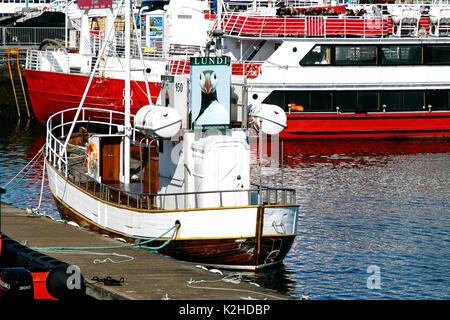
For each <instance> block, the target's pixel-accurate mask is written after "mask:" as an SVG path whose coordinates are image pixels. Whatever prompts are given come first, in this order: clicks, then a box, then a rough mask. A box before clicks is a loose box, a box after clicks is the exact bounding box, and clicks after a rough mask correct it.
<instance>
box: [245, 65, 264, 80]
mask: <svg viewBox="0 0 450 320" xmlns="http://www.w3.org/2000/svg"><path fill="white" fill-rule="evenodd" d="M244 72H245V75H246V76H247V78H250V79H254V78H256V77H257V76H258V75H259V74H260V73H261V66H259V65H257V64H253V63H250V64H246V65H245V67H244Z"/></svg>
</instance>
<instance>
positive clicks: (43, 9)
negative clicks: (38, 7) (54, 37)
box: [42, 7, 50, 12]
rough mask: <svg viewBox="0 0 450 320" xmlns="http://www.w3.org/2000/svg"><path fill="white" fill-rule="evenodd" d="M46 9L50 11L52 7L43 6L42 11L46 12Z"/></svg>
mask: <svg viewBox="0 0 450 320" xmlns="http://www.w3.org/2000/svg"><path fill="white" fill-rule="evenodd" d="M45 11H50V8H47V7H44V8H42V12H45Z"/></svg>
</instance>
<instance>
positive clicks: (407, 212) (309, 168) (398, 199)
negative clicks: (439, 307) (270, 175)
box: [0, 120, 450, 300]
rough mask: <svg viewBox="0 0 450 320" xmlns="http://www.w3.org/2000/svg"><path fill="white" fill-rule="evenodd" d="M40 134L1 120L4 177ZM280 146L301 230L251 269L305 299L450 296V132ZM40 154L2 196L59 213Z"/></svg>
mask: <svg viewBox="0 0 450 320" xmlns="http://www.w3.org/2000/svg"><path fill="white" fill-rule="evenodd" d="M44 142H45V127H44V125H42V124H37V123H34V122H31V123H27V122H26V121H24V120H22V122H20V123H15V122H14V121H2V122H0V186H4V185H5V184H6V183H8V182H9V181H10V180H11V179H12V178H13V177H14V176H15V175H16V174H17V173H18V172H19V171H20V170H21V169H22V168H23V167H24V166H25V165H26V164H27V163H29V161H30V160H31V159H32V158H33V157H34V156H35V155H36V153H37V152H38V151H39V150H40V148H41V147H42V146H43V144H44ZM283 150H284V161H283V183H284V185H285V186H287V187H292V188H295V189H296V190H297V202H298V204H299V220H298V229H297V234H298V235H297V238H296V241H295V243H294V245H293V247H292V249H291V251H290V252H289V254H288V256H287V257H286V259H285V261H284V263H283V265H282V266H280V267H278V268H275V269H271V270H267V271H262V272H259V273H257V274H251V273H246V274H244V277H245V279H248V280H251V281H256V282H257V283H258V284H260V285H261V286H264V287H268V288H271V289H273V290H276V291H279V292H282V293H286V294H289V295H291V296H294V297H297V298H299V299H300V298H302V297H309V299H311V300H323V299H352V300H353V299H449V298H450V276H449V275H450V260H449V258H448V253H449V252H450V236H449V233H450V140H445V139H414V140H370V141H365V140H356V141H348V140H347V141H346V140H344V141H317V142H313V141H310V142H307V141H299V142H285V143H284V145H283ZM42 160H43V159H42V158H40V159H39V160H38V161H37V162H36V165H35V166H34V167H33V169H32V170H30V171H28V173H27V175H26V176H25V177H23V175H20V176H18V178H17V179H16V180H15V181H14V182H12V183H10V184H9V185H8V186H7V189H8V192H7V193H6V194H4V195H2V201H4V202H6V203H9V204H13V205H16V206H18V207H21V208H24V209H26V208H37V207H39V209H38V211H39V212H40V213H43V214H46V215H48V216H50V217H52V218H54V219H60V217H59V214H58V212H57V210H56V207H55V204H54V201H53V198H52V196H51V193H50V191H49V189H48V185H47V181H46V179H42V178H43V171H42V163H43V162H42ZM41 190H42V193H41ZM5 232H7V230H5Z"/></svg>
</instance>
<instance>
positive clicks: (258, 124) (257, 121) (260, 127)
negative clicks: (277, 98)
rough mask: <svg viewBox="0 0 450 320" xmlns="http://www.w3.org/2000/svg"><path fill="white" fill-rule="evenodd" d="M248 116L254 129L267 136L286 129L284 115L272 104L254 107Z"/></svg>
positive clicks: (281, 110)
mask: <svg viewBox="0 0 450 320" xmlns="http://www.w3.org/2000/svg"><path fill="white" fill-rule="evenodd" d="M249 115H250V117H251V118H252V119H253V124H254V127H255V129H256V130H257V131H262V132H263V133H265V134H268V135H276V134H279V133H280V132H281V131H283V130H284V129H285V128H286V127H287V126H286V122H287V117H286V113H285V112H284V111H283V109H281V108H280V107H279V106H277V105H274V104H265V103H262V104H260V105H257V106H254V107H252V108H251V109H250V114H249Z"/></svg>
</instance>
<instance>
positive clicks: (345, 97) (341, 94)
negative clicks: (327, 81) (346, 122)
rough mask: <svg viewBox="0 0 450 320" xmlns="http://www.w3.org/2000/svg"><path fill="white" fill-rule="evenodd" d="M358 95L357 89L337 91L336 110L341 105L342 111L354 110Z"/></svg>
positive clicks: (335, 97)
mask: <svg viewBox="0 0 450 320" xmlns="http://www.w3.org/2000/svg"><path fill="white" fill-rule="evenodd" d="M357 101H358V97H357V95H356V92H355V91H336V92H335V93H334V106H335V110H336V108H337V107H339V111H340V112H354V111H355V109H356V104H357Z"/></svg>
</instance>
